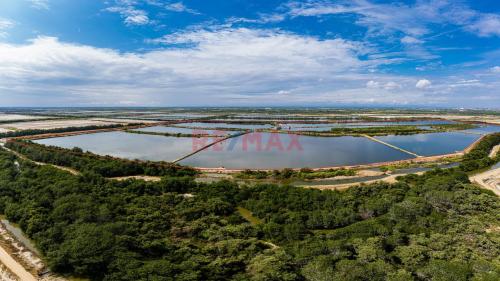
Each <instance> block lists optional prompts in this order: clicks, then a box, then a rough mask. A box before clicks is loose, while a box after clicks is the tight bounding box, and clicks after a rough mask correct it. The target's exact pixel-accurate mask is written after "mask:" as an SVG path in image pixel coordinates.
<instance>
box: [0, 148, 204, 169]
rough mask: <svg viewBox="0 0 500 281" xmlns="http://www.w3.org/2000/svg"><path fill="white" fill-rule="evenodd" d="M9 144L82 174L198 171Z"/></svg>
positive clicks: (40, 158) (43, 160)
mask: <svg viewBox="0 0 500 281" xmlns="http://www.w3.org/2000/svg"><path fill="white" fill-rule="evenodd" d="M6 147H8V148H9V149H12V150H14V151H17V152H19V153H21V154H23V155H25V156H26V157H28V158H29V159H31V160H33V161H38V162H43V163H48V164H53V165H57V166H63V167H68V168H72V169H75V170H77V171H80V172H83V173H92V174H98V175H101V176H103V177H121V176H134V175H148V176H166V175H168V176H192V175H195V174H196V173H197V172H196V171H195V170H194V169H192V168H189V167H184V166H179V165H175V164H172V163H167V162H143V161H132V160H126V159H121V158H115V157H111V156H99V155H96V154H93V153H90V152H83V151H82V150H81V149H80V148H73V149H71V150H68V149H64V148H60V147H56V146H44V145H41V144H37V143H33V142H30V141H12V140H11V141H9V142H8V143H7V144H6Z"/></svg>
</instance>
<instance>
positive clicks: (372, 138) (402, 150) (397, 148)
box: [362, 135, 422, 157]
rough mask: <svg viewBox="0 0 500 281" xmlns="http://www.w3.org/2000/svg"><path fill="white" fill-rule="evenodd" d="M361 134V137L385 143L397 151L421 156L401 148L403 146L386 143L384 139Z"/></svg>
mask: <svg viewBox="0 0 500 281" xmlns="http://www.w3.org/2000/svg"><path fill="white" fill-rule="evenodd" d="M362 136H363V137H365V138H367V139H369V140H372V141H375V142H378V143H381V144H383V145H385V146H388V147H390V148H393V149H396V150H399V151H401V152H404V153H406V154H410V155H412V156H415V157H422V156H420V155H418V154H416V153H413V152H411V151H408V150H406V149H403V148H401V147H397V146H395V145H392V144H390V143H386V142H385V141H381V140H379V139H377V138H374V137H372V136H369V135H362Z"/></svg>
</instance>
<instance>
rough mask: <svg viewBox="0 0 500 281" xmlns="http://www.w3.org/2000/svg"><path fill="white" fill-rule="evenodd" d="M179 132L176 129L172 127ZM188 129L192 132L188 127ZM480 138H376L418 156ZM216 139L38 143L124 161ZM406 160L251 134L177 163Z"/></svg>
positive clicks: (353, 147) (171, 153) (104, 136)
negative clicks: (78, 149)
mask: <svg viewBox="0 0 500 281" xmlns="http://www.w3.org/2000/svg"><path fill="white" fill-rule="evenodd" d="M177 129H179V128H175V130H177ZM187 130H189V132H191V129H187ZM176 132H177V131H176ZM233 133H234V131H233ZM479 137H480V135H478V134H466V133H459V132H448V133H432V134H417V135H409V136H381V137H378V138H379V139H380V140H382V141H385V142H387V143H390V144H393V145H396V146H398V147H401V148H403V149H406V150H408V151H411V152H414V153H417V154H419V155H422V156H430V155H439V154H447V153H453V152H456V151H461V150H463V149H464V148H465V147H467V146H468V145H470V144H471V143H472V142H474V141H475V140H477V139H478V138H479ZM214 140H215V138H211V137H206V138H189V137H165V136H155V135H147V134H131V133H125V132H106V133H97V134H87V135H78V136H69V137H61V138H51V139H43V140H37V141H36V142H38V143H41V144H45V145H54V146H60V147H64V148H73V147H80V148H81V149H83V150H85V151H90V152H93V153H96V154H101V155H111V156H116V157H123V158H128V159H141V160H152V161H173V160H175V159H178V158H181V157H183V156H186V155H188V154H189V153H191V152H193V151H194V150H197V149H199V148H201V147H203V146H205V145H207V144H209V143H211V142H213V141H214ZM409 158H412V156H411V155H408V154H406V153H403V152H401V151H399V150H396V149H393V148H390V147H388V146H386V145H383V144H380V143H377V142H374V141H371V140H369V139H367V138H362V137H350V136H345V137H312V136H298V135H294V134H277V133H250V134H246V135H243V136H238V137H235V138H232V139H228V140H226V141H224V142H222V143H220V144H217V145H215V146H212V147H210V148H208V149H205V150H203V151H201V152H199V153H197V154H195V155H193V156H190V157H188V158H186V159H184V160H183V161H181V164H184V165H190V166H195V167H207V168H216V167H225V168H230V169H257V168H259V169H281V168H301V167H311V168H317V167H331V166H341V165H359V164H368V163H374V162H386V161H395V160H402V159H409Z"/></svg>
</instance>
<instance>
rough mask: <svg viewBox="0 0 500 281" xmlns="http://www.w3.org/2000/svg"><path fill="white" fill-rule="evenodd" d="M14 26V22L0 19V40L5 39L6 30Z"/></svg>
mask: <svg viewBox="0 0 500 281" xmlns="http://www.w3.org/2000/svg"><path fill="white" fill-rule="evenodd" d="M13 26H14V22H13V21H11V20H8V19H4V18H0V38H5V37H7V35H8V33H7V30H8V29H10V28H12V27H13Z"/></svg>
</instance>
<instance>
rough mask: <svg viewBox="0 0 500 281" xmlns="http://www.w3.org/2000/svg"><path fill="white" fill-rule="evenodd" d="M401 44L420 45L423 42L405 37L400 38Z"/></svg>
mask: <svg viewBox="0 0 500 281" xmlns="http://www.w3.org/2000/svg"><path fill="white" fill-rule="evenodd" d="M401 43H403V44H422V43H424V41H422V40H420V39H417V38H415V37H411V36H405V37H403V38H401Z"/></svg>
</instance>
